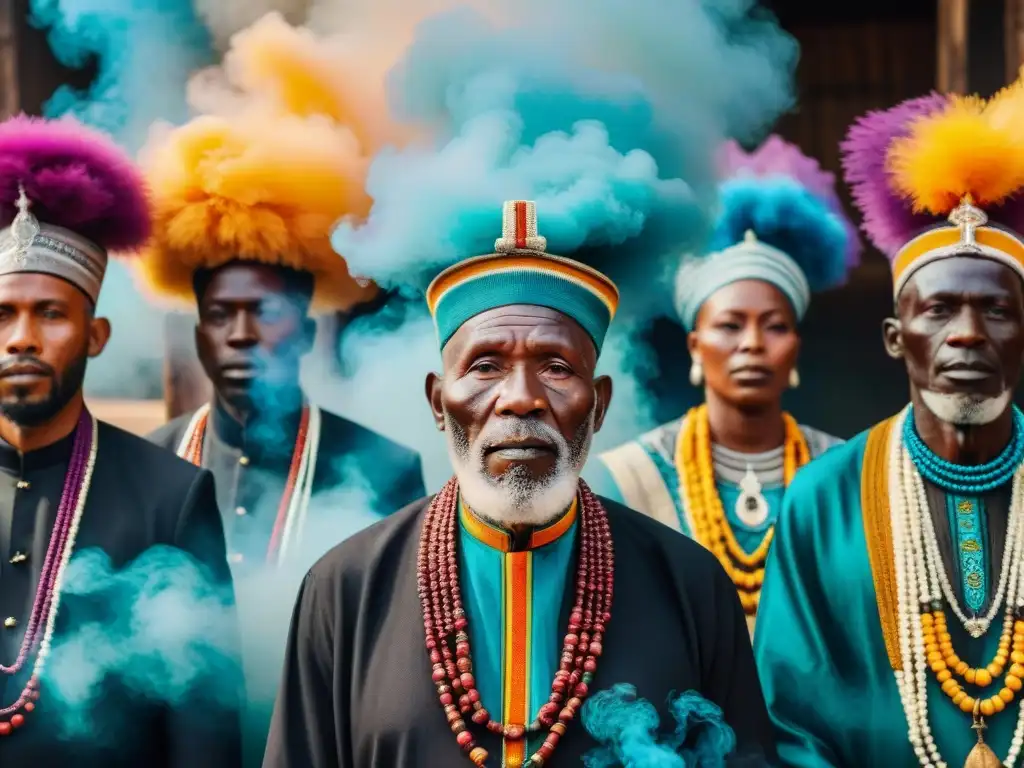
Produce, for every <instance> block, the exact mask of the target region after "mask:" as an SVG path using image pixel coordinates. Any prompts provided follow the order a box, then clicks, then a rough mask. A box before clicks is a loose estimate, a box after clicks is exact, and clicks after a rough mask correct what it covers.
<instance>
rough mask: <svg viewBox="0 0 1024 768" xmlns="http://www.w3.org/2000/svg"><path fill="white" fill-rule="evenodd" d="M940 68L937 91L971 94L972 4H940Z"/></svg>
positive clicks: (956, 0)
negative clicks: (969, 30) (969, 28)
mask: <svg viewBox="0 0 1024 768" xmlns="http://www.w3.org/2000/svg"><path fill="white" fill-rule="evenodd" d="M938 3H939V7H938V21H939V24H938V26H939V41H938V67H937V71H936V75H937V77H936V83H935V87H936V88H937V89H938V90H939V91H940V92H942V93H967V14H968V10H969V5H970V0H938Z"/></svg>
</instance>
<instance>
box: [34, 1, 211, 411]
mask: <svg viewBox="0 0 1024 768" xmlns="http://www.w3.org/2000/svg"><path fill="white" fill-rule="evenodd" d="M30 21H31V23H32V24H33V25H34V26H36V27H39V28H41V29H44V30H46V32H47V37H48V40H49V44H50V48H51V50H52V51H53V55H54V57H55V58H56V59H57V60H58V61H59V62H60V63H62V64H64V65H65V66H67V67H70V68H72V69H77V68H81V67H84V66H85V65H87V64H89V63H90V62H95V67H96V77H95V78H94V79H93V82H92V83H91V84H90V86H89V87H88V88H87V89H84V90H77V89H74V88H71V87H70V86H67V85H62V86H61V87H59V88H58V89H57V90H56V91H55V92H54V94H53V96H52V97H51V98H50V99H49V100H48V101H47V102H46V104H45V105H44V107H43V111H44V114H45V115H46V116H48V117H60V116H64V115H69V116H72V117H74V118H77V119H78V120H81V121H82V122H84V123H87V124H89V125H91V126H94V127H96V128H99V129H101V130H104V131H106V132H107V133H110V134H111V135H112V136H114V138H116V139H117V141H118V143H120V144H121V145H122V146H124V147H125V148H126V149H128V150H129V151H131V152H134V151H136V150H138V149H139V147H141V146H142V144H143V142H144V141H145V138H146V134H147V132H148V130H149V126H150V125H151V124H152V123H153V122H155V121H157V120H167V121H170V122H172V123H177V122H182V121H184V120H185V119H186V117H187V116H188V107H187V104H186V102H185V84H186V82H187V81H188V77H189V75H190V74H191V73H192V72H194V71H195V70H196V69H198V68H200V67H203V66H206V65H208V64H211V63H213V60H214V59H213V49H212V43H211V40H210V36H209V34H208V32H207V30H206V28H205V27H204V26H203V25H202V23H201V22H200V21H199V20H198V18H197V17H196V15H195V13H194V11H193V8H192V2H191V0H31V16H30ZM98 310H99V312H100V314H102V315H105V316H107V317H109V318H110V320H111V322H112V324H113V327H114V335H113V336H112V338H111V342H110V345H109V346H108V348H107V350H106V352H105V354H104V355H103V356H101V357H100V358H99V359H97V360H95V361H93V362H92V364H91V365H90V367H89V376H88V378H87V380H86V385H87V389H88V392H89V394H90V395H93V396H100V397H138V398H152V397H159V396H160V392H161V380H160V376H161V362H162V355H161V352H162V345H160V344H158V343H155V340H156V339H159V338H160V337H161V335H162V332H163V327H162V325H161V322H160V318H161V315H160V313H159V312H157V311H155V310H154V309H152V308H151V307H150V306H148V304H147V302H146V301H145V299H144V298H143V297H142V296H141V295H140V294H139V293H138V291H137V290H136V288H135V286H134V285H133V281H132V279H131V276H130V275H129V274H128V273H127V270H125V269H124V268H123V267H122V266H121V265H120V264H117V263H113V264H111V266H110V268H109V270H108V274H107V279H106V281H105V285H104V289H103V292H102V293H101V294H100V301H99V307H98ZM128 329H132V332H129V330H128ZM125 368H129V369H132V370H133V372H134V375H133V376H130V377H126V376H125V375H124V369H125Z"/></svg>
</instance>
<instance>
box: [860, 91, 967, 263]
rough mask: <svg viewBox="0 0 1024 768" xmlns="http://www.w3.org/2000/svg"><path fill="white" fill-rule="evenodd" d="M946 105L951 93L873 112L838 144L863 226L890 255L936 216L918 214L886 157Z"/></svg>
mask: <svg viewBox="0 0 1024 768" xmlns="http://www.w3.org/2000/svg"><path fill="white" fill-rule="evenodd" d="M948 104H949V98H948V97H947V96H944V95H942V94H938V93H932V94H929V95H928V96H922V97H919V98H916V99H910V100H909V101H905V102H903V103H902V104H897V105H896V106H895V107H891V108H890V109H885V110H878V111H875V112H869V113H868V114H866V115H864V116H863V117H861V118H860V119H858V120H857V121H856V122H855V123H854V124H853V125H852V126H851V127H850V130H849V131H848V132H847V134H846V138H845V139H844V140H843V142H842V144H841V145H840V149H841V150H842V162H843V174H844V176H845V178H846V183H847V184H849V185H850V191H851V192H852V193H853V199H854V202H855V203H856V205H857V207H858V208H859V209H860V212H861V214H862V215H863V217H864V223H863V224H862V229H863V230H864V232H865V234H867V236H868V239H870V240H871V242H872V243H874V245H875V247H876V248H878V250H880V251H881V252H882V253H884V254H885V255H886V256H887V257H889V258H892V257H893V256H894V255H895V253H896V252H897V251H898V250H899V249H900V248H902V247H903V245H904V244H906V243H907V242H908V241H909V240H910V239H911V238H913V237H914V235H915V234H917V233H918V232H920V231H921V230H922V229H924V228H925V227H927V226H928V225H929V224H932V223H934V222H935V217H933V216H929V215H927V214H924V213H918V212H915V211H914V210H913V207H912V206H911V205H909V204H908V202H907V200H906V198H905V197H904V196H903V195H901V194H900V193H899V192H897V190H896V189H895V187H894V185H893V183H892V177H891V169H890V166H889V161H888V153H889V149H890V147H891V146H892V145H893V143H894V142H896V141H897V140H899V139H903V138H906V137H907V136H908V135H909V134H910V131H911V127H912V126H913V124H914V122H915V121H916V120H918V119H920V118H922V117H927V116H930V115H935V114H937V113H939V112H941V111H943V110H944V109H945V108H946V107H947V105H948Z"/></svg>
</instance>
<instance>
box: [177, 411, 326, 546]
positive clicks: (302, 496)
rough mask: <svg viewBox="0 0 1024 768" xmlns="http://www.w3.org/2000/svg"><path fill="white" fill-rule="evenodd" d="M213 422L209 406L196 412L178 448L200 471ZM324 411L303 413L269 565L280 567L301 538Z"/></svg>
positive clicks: (275, 528) (279, 512) (272, 534)
mask: <svg viewBox="0 0 1024 768" xmlns="http://www.w3.org/2000/svg"><path fill="white" fill-rule="evenodd" d="M209 421H210V406H209V404H206V405H204V406H202V407H201V408H200V409H199V410H197V411H196V412H195V414H194V415H193V416H192V420H191V421H190V422H189V424H188V427H187V428H186V429H185V434H184V435H183V436H182V439H181V442H180V443H179V445H178V451H177V453H178V456H180V457H181V458H183V459H185V460H186V461H190V462H192V463H193V464H195V465H196V466H197V467H200V466H202V465H203V441H204V440H205V439H206V429H207V426H208V424H209ZM321 421H322V417H321V413H320V408H319V407H318V406H316V405H311V404H310V405H306V406H305V407H304V408H303V409H302V417H301V419H300V421H299V432H298V435H297V437H296V439H295V449H294V450H293V451H292V461H291V465H290V467H289V470H288V480H287V482H286V483H285V487H284V493H283V494H282V495H281V501H280V503H279V504H278V508H277V517H276V518H275V520H274V529H273V532H272V533H271V535H270V543H269V544H268V546H267V562H268V563H280V562H281V561H282V560H283V559H284V557H285V555H286V554H287V553H288V551H289V547H290V546H291V545H292V544H293V543H294V542H295V541H297V540H298V539H300V538H301V535H302V530H303V528H304V527H305V524H306V516H307V513H308V510H309V500H310V498H311V497H312V495H313V477H314V475H315V473H316V462H317V457H318V454H319V449H320V424H321Z"/></svg>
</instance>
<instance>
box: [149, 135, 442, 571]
mask: <svg viewBox="0 0 1024 768" xmlns="http://www.w3.org/2000/svg"><path fill="white" fill-rule="evenodd" d="M282 130H283V129H282ZM228 135H229V136H230V137H231V140H232V141H234V143H233V144H231V145H230V148H227V147H226V146H225V144H226V143H227V140H226V139H224V138H223V137H224V128H223V124H222V123H220V122H214V121H212V120H211V119H210V118H208V117H207V118H203V117H200V118H197V119H196V120H194V121H193V122H192V123H189V124H186V125H184V126H182V127H180V128H178V129H177V130H175V131H173V132H171V133H169V134H166V135H164V136H163V137H162V138H161V140H160V143H159V144H158V145H154V146H152V147H150V148H149V152H148V153H147V154H148V156H149V157H151V158H153V159H152V161H151V162H149V163H148V164H147V165H146V166H145V169H146V171H147V177H148V180H149V182H150V185H151V187H152V190H153V198H154V205H155V207H156V217H155V220H156V225H155V231H154V237H153V239H152V241H151V244H150V246H149V247H148V248H147V249H146V252H145V253H144V254H143V258H142V261H141V266H142V270H141V272H142V276H143V278H144V279H145V282H146V284H147V286H148V287H149V288H150V289H151V291H152V292H153V293H155V294H158V295H160V296H163V297H165V298H170V299H176V300H178V301H179V302H182V303H184V302H188V303H189V304H191V305H192V306H198V310H199V321H198V323H197V325H196V331H195V341H196V351H197V353H198V356H199V360H200V362H201V363H202V365H203V369H204V370H205V372H206V374H207V376H209V378H210V381H211V383H212V384H213V390H214V396H213V402H212V403H210V404H209V405H206V406H204V407H202V408H200V409H199V410H198V411H196V412H193V413H188V414H185V415H182V416H179V417H178V418H176V419H174V420H172V421H171V422H170V423H168V424H166V425H164V426H163V427H161V428H159V429H157V430H156V431H155V432H154V433H153V434H151V435H150V436H149V438H150V440H152V441H153V442H155V443H157V444H158V445H161V446H163V447H165V448H168V449H170V450H172V451H175V452H177V453H178V455H179V456H182V457H183V458H186V459H188V460H189V461H192V462H193V463H195V464H200V465H201V466H203V467H206V468H207V469H209V470H210V471H212V472H213V476H214V477H215V478H216V479H217V497H218V498H217V500H218V502H219V504H220V508H221V512H222V514H223V516H224V527H225V531H226V535H227V541H228V549H229V554H228V559H229V562H230V563H231V565H232V568H233V570H234V572H235V574H236V576H240V575H243V574H246V573H249V572H251V571H252V570H253V569H255V568H257V567H259V566H262V565H264V564H266V563H271V564H274V563H278V562H280V561H282V560H284V559H285V558H295V557H296V554H297V561H298V562H301V561H302V557H303V555H304V554H305V556H306V557H308V558H309V559H307V560H306V563H309V562H312V560H313V559H315V557H317V556H319V555H321V554H322V553H323V552H324V551H325V550H326V549H327V548H328V547H329V546H330V545H332V544H334V543H336V542H337V541H338V540H339V539H340V538H341V537H342V533H344V532H346V531H348V530H351V529H353V528H354V521H353V520H351V519H350V518H352V517H354V514H353V513H351V512H348V513H346V505H345V504H344V503H339V498H338V496H337V495H336V494H332V493H331V492H332V491H336V490H337V489H340V488H342V487H347V488H349V489H351V488H363V489H366V494H365V495H366V497H367V501H368V502H369V506H370V507H371V508H372V509H371V510H368V511H372V512H373V513H374V514H376V515H378V516H383V515H385V514H389V513H390V512H392V511H394V510H395V509H398V508H399V507H402V506H404V505H405V504H408V503H409V502H410V501H413V500H414V499H418V498H420V497H421V496H423V495H424V494H425V493H426V490H425V488H424V485H423V473H422V468H421V465H420V458H419V455H418V454H417V453H416V452H415V451H412V450H410V449H409V448H406V447H405V446H402V445H399V444H397V443H395V442H393V441H391V440H389V439H387V438H385V437H384V436H382V435H379V434H377V433H376V432H373V431H371V430H369V429H367V428H366V427H363V426H362V425H360V424H357V423H355V422H353V421H350V420H348V419H345V418H342V417H341V416H337V415H335V414H333V413H330V412H328V411H326V410H323V409H321V408H319V407H317V406H316V404H314V403H311V402H310V401H309V398H308V397H306V395H305V393H304V392H303V389H302V385H301V381H300V376H299V374H300V366H301V363H302V359H303V358H304V357H305V356H306V354H307V353H309V351H310V350H311V349H312V347H313V341H314V336H315V333H316V323H315V321H314V320H313V319H312V317H311V316H310V312H311V311H312V312H313V313H315V314H331V313H336V312H339V311H349V310H352V309H353V308H354V307H356V306H359V305H361V304H364V303H365V302H367V301H369V300H371V299H373V298H374V297H375V295H376V287H375V286H373V285H372V284H371V285H366V284H361V283H358V282H357V281H356V280H355V279H353V278H352V277H351V275H349V273H348V269H347V267H346V266H345V261H344V260H343V259H342V258H340V257H338V256H337V255H336V254H334V253H333V252H332V251H331V246H330V241H329V226H330V225H331V224H332V223H333V221H334V220H335V219H337V218H340V217H341V216H343V215H344V214H345V213H346V212H347V211H346V210H345V201H344V200H323V201H318V202H317V205H320V206H321V208H322V209H321V210H312V209H310V208H309V207H308V206H302V205H298V204H295V203H293V202H290V201H291V200H293V199H304V198H303V196H302V195H301V194H300V192H299V190H300V189H301V188H302V187H303V185H305V184H307V179H305V178H303V175H302V174H301V173H299V172H296V173H295V174H294V175H292V176H288V175H281V174H280V173H279V169H280V168H282V167H287V166H289V165H290V164H291V163H290V160H291V159H292V158H290V156H289V155H288V152H289V151H295V148H294V144H292V145H289V144H288V143H287V142H286V143H285V144H284V145H283V146H277V145H273V144H269V143H268V144H266V145H264V144H261V143H260V142H261V140H263V141H267V142H271V141H273V132H272V131H266V132H264V133H262V134H259V135H258V136H254V135H253V133H252V132H246V131H244V130H240V131H238V132H237V133H235V132H230V133H229V134H228ZM197 140H200V141H203V142H205V144H204V145H203V146H204V148H205V150H204V151H200V150H198V149H196V148H195V146H193V143H194V142H196V141H197ZM239 147H241V148H239ZM303 151H304V152H306V159H307V160H308V154H309V152H314V153H315V152H316V151H317V150H316V149H315V148H307V147H303ZM320 151H321V152H322V154H323V163H322V164H321V167H320V171H319V172H320V173H322V174H324V175H327V176H332V174H335V175H337V176H338V179H337V182H338V184H339V185H344V184H346V183H348V179H347V178H345V177H344V174H348V173H350V169H348V168H347V167H346V168H335V167H334V166H335V165H337V161H336V160H335V158H336V155H337V153H335V152H333V150H332V148H330V147H324V148H322V149H321V150H320ZM236 152H238V153H240V154H243V155H246V157H247V160H246V163H258V162H260V161H258V160H254V159H253V157H256V156H262V157H265V158H268V159H267V160H265V161H264V162H267V163H271V162H272V163H274V166H273V169H268V170H267V173H268V174H271V175H275V182H274V184H273V185H269V186H268V187H267V188H266V189H262V190H260V191H259V192H258V193H256V192H253V190H252V189H251V185H249V184H248V183H246V181H245V179H248V177H245V179H243V178H241V177H240V178H239V179H237V180H236V182H237V183H235V184H231V183H229V181H228V180H231V179H234V176H233V175H232V174H242V175H243V176H244V174H246V173H251V172H252V168H251V167H250V166H249V165H247V164H246V163H240V162H238V161H237V157H236V155H235V154H234V153H236ZM300 160H302V158H295V165H296V167H300V166H301V162H300ZM195 165H201V166H202V168H203V170H202V171H201V172H200V171H199V170H197V169H196V168H195V167H194V166H195ZM191 174H194V175H195V176H198V177H202V178H209V179H212V180H214V181H212V182H211V184H210V187H209V188H205V187H204V188H202V189H197V190H195V193H194V194H190V195H182V194H180V192H179V189H178V187H177V180H178V178H179V176H182V175H184V176H189V175H191ZM332 178H333V176H332ZM307 197H308V196H307ZM268 210H273V211H275V213H276V218H275V226H276V227H277V228H278V229H280V230H282V231H283V232H284V233H285V234H284V235H283V237H282V238H271V237H268V236H264V235H265V233H264V232H263V230H264V229H265V228H266V227H267V226H268V225H267V223H266V220H265V217H266V216H267V215H268V213H267V211H268ZM325 211H330V212H331V213H330V215H325ZM208 217H213V218H214V221H215V222H216V223H215V224H211V223H210V221H209V219H208ZM184 221H201V222H203V226H202V227H198V228H197V229H196V230H195V231H192V230H190V228H189V227H188V226H183V224H182V222H184ZM317 221H322V226H320V227H318V226H315V222H317ZM282 243H283V244H282ZM359 527H362V525H360V526H359ZM303 531H308V535H306V536H303V535H302V534H303ZM310 549H312V550H313V551H314V553H315V554H314V555H312V556H311V555H309V554H308V550H310Z"/></svg>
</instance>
